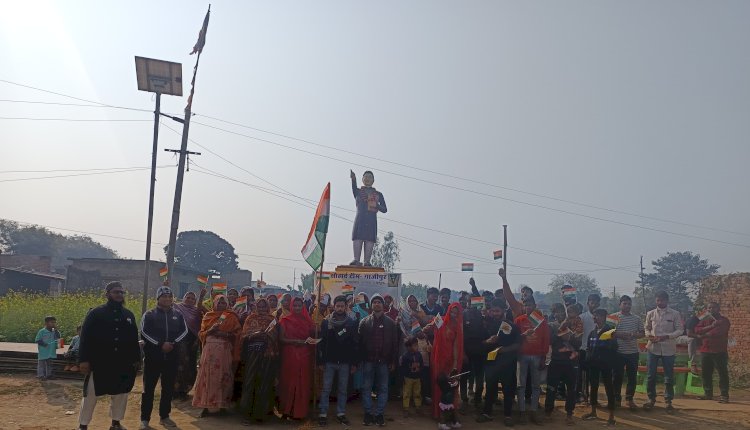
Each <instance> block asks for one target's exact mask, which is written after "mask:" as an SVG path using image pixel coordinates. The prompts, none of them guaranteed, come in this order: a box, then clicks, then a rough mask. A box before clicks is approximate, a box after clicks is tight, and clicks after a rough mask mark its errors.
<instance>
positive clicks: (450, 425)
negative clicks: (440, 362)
mask: <svg viewBox="0 0 750 430" xmlns="http://www.w3.org/2000/svg"><path fill="white" fill-rule="evenodd" d="M455 376H456V371H455V370H454V371H453V372H451V376H450V377H448V375H446V374H445V373H441V374H439V375H438V377H437V381H436V382H437V385H438V387H440V393H441V394H440V403H439V404H438V406H439V407H440V423H439V424H438V430H450V429H458V428H461V423H460V422H458V419H456V409H455V408H454V407H453V400H454V399H455V397H456V391H457V390H458V378H456V377H455Z"/></svg>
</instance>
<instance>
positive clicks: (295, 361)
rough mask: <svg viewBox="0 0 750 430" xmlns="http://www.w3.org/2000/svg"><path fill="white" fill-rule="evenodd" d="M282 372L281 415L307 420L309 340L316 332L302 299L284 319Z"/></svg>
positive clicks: (296, 298) (309, 381) (280, 374)
mask: <svg viewBox="0 0 750 430" xmlns="http://www.w3.org/2000/svg"><path fill="white" fill-rule="evenodd" d="M280 325H281V334H280V337H279V340H280V341H281V371H280V372H279V386H278V393H279V412H281V413H282V414H284V416H286V417H291V418H293V419H301V418H305V417H307V411H308V408H309V406H310V396H311V395H312V380H311V379H312V358H313V351H314V348H313V346H312V345H310V344H308V343H307V339H308V338H310V336H311V335H312V334H313V332H314V325H313V321H312V318H310V315H308V313H307V309H305V305H304V302H303V300H302V298H301V297H295V298H294V299H292V303H291V313H290V314H289V315H287V316H285V317H282V318H281V323H280Z"/></svg>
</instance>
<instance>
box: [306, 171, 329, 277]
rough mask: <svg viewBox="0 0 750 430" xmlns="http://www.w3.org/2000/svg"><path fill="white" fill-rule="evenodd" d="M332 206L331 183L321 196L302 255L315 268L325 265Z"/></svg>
mask: <svg viewBox="0 0 750 430" xmlns="http://www.w3.org/2000/svg"><path fill="white" fill-rule="evenodd" d="M330 208H331V183H330V182H329V183H328V185H326V188H325V189H324V190H323V195H322V196H320V202H318V209H317V210H316V211H315V218H314V219H313V222H312V227H310V233H309V234H308V235H307V242H305V246H303V247H302V256H303V257H304V258H305V261H307V264H309V265H310V267H312V269H313V270H318V269H320V266H322V265H323V253H324V251H325V247H326V235H327V234H328V217H329V213H330Z"/></svg>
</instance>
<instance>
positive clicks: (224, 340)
mask: <svg viewBox="0 0 750 430" xmlns="http://www.w3.org/2000/svg"><path fill="white" fill-rule="evenodd" d="M213 302H214V305H213V310H212V311H211V312H208V313H206V315H204V316H203V321H201V331H200V332H199V333H198V338H199V339H200V341H201V345H202V353H201V361H200V368H199V369H198V378H197V379H196V381H195V393H194V394H193V406H195V407H198V408H203V412H202V413H201V416H206V415H208V414H209V413H214V412H218V411H220V410H222V409H226V408H228V407H229V404H230V402H231V400H232V388H233V380H234V366H233V363H234V362H236V361H237V360H238V359H239V349H238V348H237V345H239V341H238V337H239V334H240V331H241V330H242V326H240V320H239V318H238V317H237V314H235V313H234V312H233V311H231V310H229V309H228V308H229V303H228V301H227V298H226V297H224V296H223V295H217V296H215V297H214V299H213Z"/></svg>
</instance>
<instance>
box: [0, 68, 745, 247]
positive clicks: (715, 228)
mask: <svg viewBox="0 0 750 430" xmlns="http://www.w3.org/2000/svg"><path fill="white" fill-rule="evenodd" d="M0 82H3V83H6V84H9V85H15V86H19V87H23V88H28V89H32V90H36V91H40V92H44V93H48V94H53V95H57V96H60V97H65V98H70V99H73V100H78V101H84V102H87V103H90V104H89V105H75V106H87V107H109V108H116V109H127V110H134V111H142V112H151V111H150V110H149V109H138V108H130V107H125V106H115V105H110V104H105V103H101V102H97V101H93V100H88V99H84V98H80V97H75V96H71V95H69V94H63V93H60V92H55V91H50V90H46V89H43V88H38V87H33V86H31V85H25V84H21V83H17V82H12V81H8V80H4V79H0ZM0 101H7V102H17V103H24V102H26V103H42V104H60V105H66V104H63V103H49V102H34V101H24V100H7V99H6V100H0ZM70 105H73V104H70ZM194 115H197V116H202V117H205V118H207V119H209V120H214V121H218V122H222V123H225V124H229V125H233V126H237V127H242V128H246V129H249V130H254V131H258V132H261V133H266V134H271V135H274V136H278V137H282V138H285V139H290V140H294V141H298V142H302V143H306V144H310V145H314V146H319V147H321V148H326V149H330V150H334V151H339V152H343V153H347V154H351V155H357V156H364V157H367V158H368V159H372V160H376V161H380V162H384V163H388V164H392V165H396V166H400V167H405V168H409V169H410V170H417V171H422V172H425V173H431V174H436V175H440V176H442V177H448V178H452V179H457V180H461V181H466V182H470V183H474V184H478V185H484V186H488V187H493V188H498V189H503V190H507V191H512V192H517V193H521V194H527V195H530V196H535V197H539V198H544V199H550V200H554V201H558V202H563V203H568V204H573V205H577V206H582V207H587V208H590V209H597V210H602V211H606V212H610V213H617V214H621V215H627V216H632V217H638V218H642V219H649V220H652V221H658V222H664V223H671V224H676V225H682V226H686V227H694V228H701V229H706V230H712V231H717V232H723V233H729V234H737V235H742V236H750V233H746V232H739V231H733V230H727V229H722V228H717V227H711V226H705V225H700V224H694V223H686V222H682V221H676V220H671V219H667V218H662V217H654V216H649V215H643V214H639V213H635V212H630V211H624V210H617V209H611V208H606V207H602V206H597V205H592V204H589V203H582V202H578V201H574V200H570V199H563V198H559V197H554V196H550V195H546V194H541V193H534V192H530V191H525V190H521V189H517V188H512V187H507V186H502V185H498V184H492V183H489V182H484V181H479V180H475V179H471V178H465V177H461V176H457V175H451V174H448V173H445V172H439V171H435V170H431V169H425V168H423V167H419V166H414V165H410V164H406V163H400V162H397V161H392V160H388V159H384V158H381V157H376V156H372V155H366V154H361V153H358V152H354V151H348V150H345V149H342V148H338V147H335V146H331V145H325V144H321V143H317V142H313V141H311V140H307V139H301V138H297V137H294V136H290V135H287V134H283V133H278V132H274V131H270V130H265V129H261V128H257V127H252V126H249V125H246V124H240V123H237V122H233V121H228V120H224V119H221V118H217V117H213V116H210V115H204V114H194ZM194 123H196V124H200V125H204V126H207V127H212V126H209V125H207V124H202V123H198V122H195V121H194ZM214 128H216V127H214ZM217 129H219V130H223V129H220V128H217ZM225 131H227V132H229V131H228V130H225ZM246 137H248V138H251V139H256V140H261V141H265V142H269V143H273V142H270V141H266V140H263V139H260V138H256V137H252V136H246ZM204 149H206V148H205V147H204ZM290 149H294V148H293V147H290ZM316 155H317V154H316ZM337 161H341V160H337ZM346 163H350V162H346ZM350 164H356V163H350ZM356 165H358V166H362V165H361V164H356ZM387 173H391V174H395V173H393V172H387ZM402 176H403V175H402ZM411 179H415V180H419V179H417V178H411ZM436 185H442V186H445V185H443V184H436ZM498 198H502V197H499V196H498ZM511 201H513V200H511ZM515 202H516V203H519V204H528V203H526V202H519V201H515ZM530 205H532V206H538V207H542V208H545V209H549V210H558V209H554V208H546V207H544V206H541V205H533V204H530ZM559 211H562V212H564V213H570V214H571V215H578V216H586V215H584V214H577V213H573V212H569V211H563V210H559ZM591 218H593V219H598V220H601V221H606V222H615V223H618V224H622V225H627V226H631V227H636V228H645V227H643V226H638V225H633V224H629V223H622V222H618V221H613V220H605V219H600V218H598V217H591ZM647 229H649V230H652V231H657V232H662V233H667V234H678V235H682V234H681V233H675V232H669V231H665V230H660V229H652V228H647ZM686 237H691V238H695V239H702V240H713V239H709V238H703V237H700V236H692V235H686ZM714 241H715V240H714ZM718 242H719V243H726V244H730V245H738V244H734V243H731V242H723V241H718ZM739 246H744V245H739ZM744 247H747V246H744Z"/></svg>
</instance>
